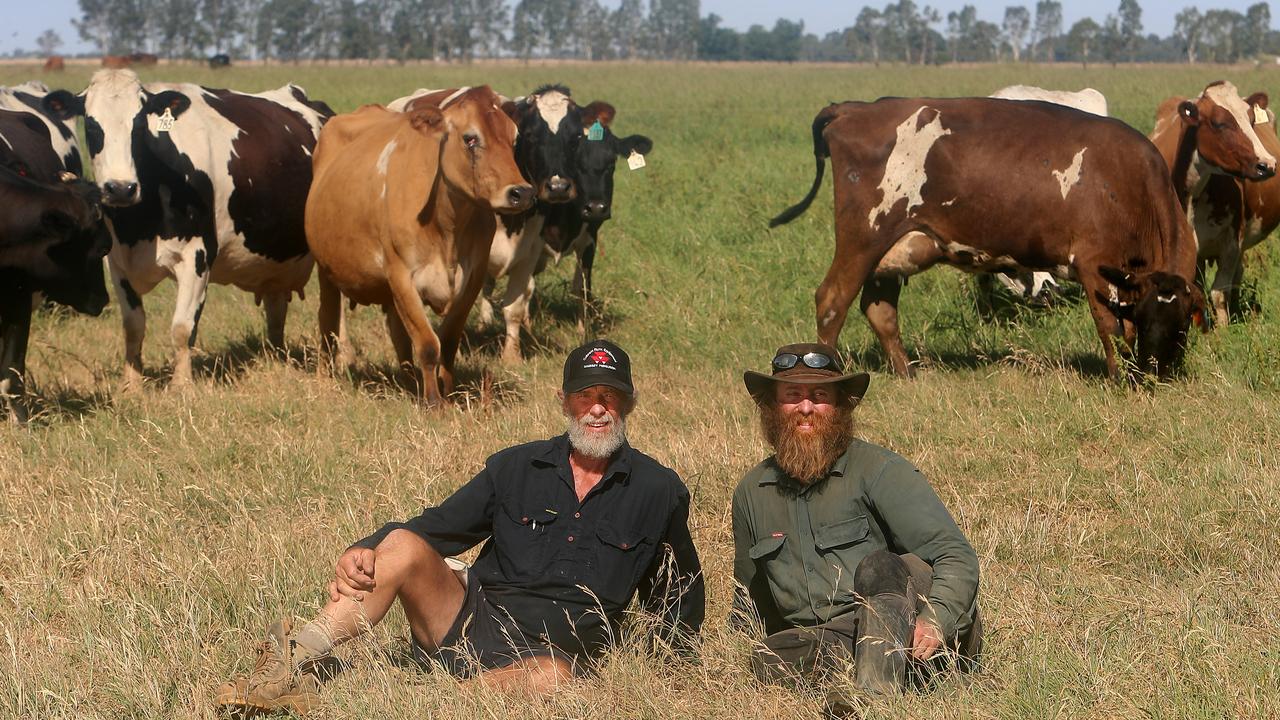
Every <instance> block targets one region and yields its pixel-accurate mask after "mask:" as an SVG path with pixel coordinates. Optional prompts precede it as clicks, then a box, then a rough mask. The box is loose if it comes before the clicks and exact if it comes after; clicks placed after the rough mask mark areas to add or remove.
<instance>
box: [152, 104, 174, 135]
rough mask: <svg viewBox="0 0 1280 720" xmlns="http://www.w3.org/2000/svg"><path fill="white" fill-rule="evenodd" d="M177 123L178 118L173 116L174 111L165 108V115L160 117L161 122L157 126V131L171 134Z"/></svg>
mask: <svg viewBox="0 0 1280 720" xmlns="http://www.w3.org/2000/svg"><path fill="white" fill-rule="evenodd" d="M176 121H177V118H175V117H174V116H173V110H170V109H169V108H165V109H164V114H163V115H161V116H160V122H158V123H157V124H156V129H157V130H159V131H160V132H169V131H170V130H172V129H173V123H174V122H176Z"/></svg>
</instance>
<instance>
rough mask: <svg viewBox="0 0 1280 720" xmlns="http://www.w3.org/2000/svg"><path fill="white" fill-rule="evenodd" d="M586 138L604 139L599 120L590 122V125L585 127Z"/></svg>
mask: <svg viewBox="0 0 1280 720" xmlns="http://www.w3.org/2000/svg"><path fill="white" fill-rule="evenodd" d="M587 139H588V140H603V139H604V126H603V125H601V124H600V121H599V120H597V121H595V122H593V123H591V127H589V128H587Z"/></svg>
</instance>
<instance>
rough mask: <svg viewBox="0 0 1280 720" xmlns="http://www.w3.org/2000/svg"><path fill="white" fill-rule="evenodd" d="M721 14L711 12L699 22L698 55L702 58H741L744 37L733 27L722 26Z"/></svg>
mask: <svg viewBox="0 0 1280 720" xmlns="http://www.w3.org/2000/svg"><path fill="white" fill-rule="evenodd" d="M722 21H723V18H721V17H720V16H719V15H717V14H715V13H711V14H710V15H708V16H706V17H704V18H702V20H701V22H700V23H699V24H698V57H699V58H700V59H702V60H739V59H741V58H742V37H741V36H740V35H739V34H738V33H737V32H736V31H735V30H734V29H733V28H727V27H721V26H720V23H721V22H722Z"/></svg>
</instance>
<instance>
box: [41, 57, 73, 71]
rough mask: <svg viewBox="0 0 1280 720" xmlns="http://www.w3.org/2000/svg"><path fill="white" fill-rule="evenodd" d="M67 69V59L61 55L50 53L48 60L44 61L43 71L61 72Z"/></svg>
mask: <svg viewBox="0 0 1280 720" xmlns="http://www.w3.org/2000/svg"><path fill="white" fill-rule="evenodd" d="M66 69H67V61H66V60H64V59H63V57H62V56H61V55H50V56H49V59H48V60H45V61H44V71H45V72H62V71H63V70H66Z"/></svg>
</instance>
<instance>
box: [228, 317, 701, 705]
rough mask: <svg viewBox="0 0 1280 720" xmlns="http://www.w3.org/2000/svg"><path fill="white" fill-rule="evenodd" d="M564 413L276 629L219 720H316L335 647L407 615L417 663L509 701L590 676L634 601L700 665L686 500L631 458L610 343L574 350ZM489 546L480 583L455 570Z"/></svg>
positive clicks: (621, 381)
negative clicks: (229, 716)
mask: <svg viewBox="0 0 1280 720" xmlns="http://www.w3.org/2000/svg"><path fill="white" fill-rule="evenodd" d="M559 398H560V402H561V407H562V409H563V411H564V414H565V418H566V424H567V432H566V433H565V434H564V435H561V436H559V437H555V438H552V439H550V440H541V441H537V442H531V443H526V444H524V445H518V446H516V447H513V448H509V449H507V450H503V451H502V452H499V453H497V454H496V455H493V456H492V457H490V458H489V459H488V460H487V461H486V462H485V467H484V469H483V470H482V471H480V474H478V475H476V476H475V478H474V479H472V480H471V481H470V482H468V483H467V484H466V485H463V486H462V487H461V488H459V489H458V490H457V491H456V492H454V493H453V495H451V496H450V497H448V498H447V499H446V500H445V501H444V502H443V503H441V504H440V505H439V506H438V507H434V508H427V509H426V510H425V511H424V512H423V513H422V514H421V515H419V516H418V517H416V518H413V519H412V520H409V521H408V522H403V523H399V522H393V523H388V524H386V525H384V526H383V527H382V528H381V529H380V530H378V531H377V532H375V533H374V534H372V535H370V536H369V537H367V538H365V539H363V540H361V541H359V542H357V543H356V544H355V545H353V546H351V548H350V549H348V550H347V551H346V553H344V554H343V555H342V557H341V558H339V559H338V563H337V569H336V572H335V576H334V579H333V580H332V581H331V582H330V583H329V587H328V597H329V602H328V604H327V605H325V607H324V608H323V609H322V610H321V611H320V615H319V616H318V617H317V618H316V619H315V620H312V621H311V622H309V623H307V624H305V625H303V626H302V627H300V628H298V629H297V630H296V631H295V629H294V628H293V626H292V624H291V623H290V621H288V620H280V621H277V622H276V623H275V624H274V625H272V626H271V628H270V629H269V630H268V632H267V638H266V640H265V641H264V642H263V643H262V644H261V645H260V646H259V649H258V653H259V655H258V661H257V664H256V665H255V667H254V669H253V671H252V672H251V673H250V674H249V676H248V677H241V678H238V679H237V680H234V681H232V682H230V683H227V684H225V685H223V686H222V687H221V688H219V690H218V692H217V697H216V702H217V704H218V705H220V706H222V707H223V708H224V709H226V710H230V711H232V712H245V713H247V714H255V713H258V712H264V711H284V710H291V711H293V712H295V713H299V714H301V713H304V712H306V711H307V710H309V709H310V708H311V707H312V706H313V705H314V704H315V703H316V702H317V701H318V697H319V696H318V693H319V683H320V681H321V680H322V679H324V677H325V675H326V670H327V669H328V668H330V667H332V661H333V657H332V655H331V652H332V650H333V648H334V646H335V645H338V644H339V643H342V642H344V641H346V640H349V639H351V638H353V637H356V636H357V635H360V634H362V633H364V632H367V631H368V630H369V628H370V627H371V626H373V625H375V624H377V623H378V622H379V621H380V620H381V619H382V618H383V617H384V616H385V615H386V613H387V611H388V610H389V609H390V608H391V605H392V604H393V603H394V602H395V601H396V600H399V601H400V605H401V607H402V608H403V609H404V613H405V616H406V617H407V619H408V621H409V627H410V630H411V639H412V649H413V655H414V657H415V659H417V660H418V661H419V662H421V663H422V664H423V665H425V666H427V667H428V668H430V667H432V666H438V667H442V668H443V669H444V670H445V671H447V672H449V673H451V674H453V675H454V676H456V677H459V678H477V679H479V680H480V681H481V682H483V683H485V684H486V685H490V686H494V687H498V688H502V689H515V690H521V691H525V692H531V693H549V692H552V691H554V690H555V688H556V686H557V684H558V683H560V682H563V681H565V680H567V679H568V678H570V677H572V676H574V675H576V674H581V673H583V672H585V671H588V670H589V669H590V667H591V664H592V661H594V660H595V659H597V658H598V657H599V656H600V655H601V654H602V653H603V651H604V650H606V649H607V648H608V646H609V645H610V644H612V642H613V640H614V638H617V637H618V633H619V630H620V629H621V621H622V619H623V611H624V610H625V609H626V607H627V605H628V604H629V603H630V602H631V599H632V598H633V597H635V596H636V595H637V594H638V595H639V598H640V604H641V606H642V607H643V608H645V609H646V610H649V611H651V612H653V613H654V614H655V615H656V616H657V619H658V623H657V624H656V625H657V627H658V631H659V633H660V634H661V635H662V636H663V639H664V640H665V641H666V642H668V643H669V644H671V645H672V646H674V647H675V649H677V650H680V651H682V652H689V651H690V650H691V649H692V644H691V643H692V642H693V640H694V639H695V637H696V635H697V633H698V631H699V628H700V627H701V625H702V619H703V612H704V601H705V592H704V587H703V581H702V570H701V567H700V565H699V562H698V553H697V551H696V550H695V549H694V546H693V539H692V537H691V536H690V534H689V524H688V516H689V491H688V489H687V488H686V487H685V485H684V483H683V482H681V480H680V477H679V476H678V475H676V473H675V472H674V471H672V470H670V469H668V468H666V467H663V466H662V465H661V464H659V463H658V462H657V461H656V460H654V459H653V458H650V457H649V456H648V455H645V454H644V453H642V452H640V451H638V450H635V449H633V448H632V447H631V446H630V445H628V444H627V438H626V421H627V416H628V415H629V414H630V413H631V411H632V409H634V408H635V402H636V392H635V388H634V386H633V385H632V381H631V360H630V358H628V357H627V354H626V352H624V351H623V350H622V348H620V347H618V346H617V345H615V344H613V343H611V342H609V341H608V340H594V341H592V342H589V343H587V344H586V345H583V346H581V347H579V348H577V349H575V350H573V351H572V352H570V353H569V357H568V358H567V359H566V360H565V364H564V381H563V385H562V386H561V390H560V392H559ZM481 542H483V543H484V547H483V549H482V550H481V551H480V555H479V557H477V558H476V561H475V565H473V566H472V567H470V568H466V567H465V565H462V564H461V563H458V562H457V561H455V560H453V558H451V557H450V556H451V555H456V554H458V553H461V552H464V551H466V550H468V549H469V548H471V547H474V546H475V545H477V544H479V543H481Z"/></svg>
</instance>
